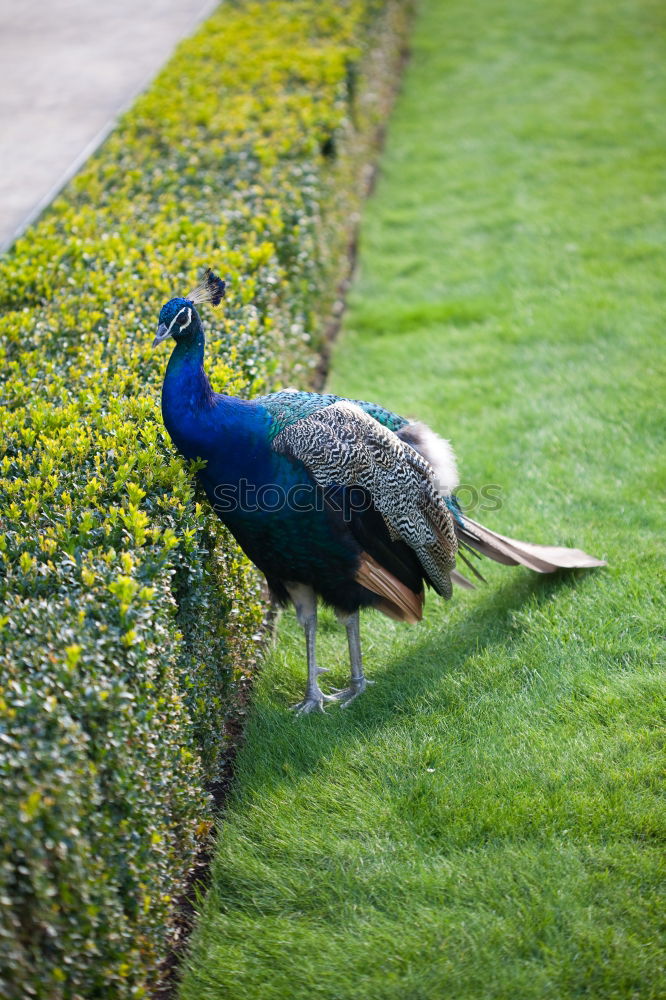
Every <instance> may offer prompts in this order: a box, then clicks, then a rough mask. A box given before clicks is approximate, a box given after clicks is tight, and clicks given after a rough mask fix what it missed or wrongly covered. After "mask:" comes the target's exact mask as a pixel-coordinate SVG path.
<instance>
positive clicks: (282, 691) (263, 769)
mask: <svg viewBox="0 0 666 1000" xmlns="http://www.w3.org/2000/svg"><path fill="white" fill-rule="evenodd" d="M582 575H583V574H582V573H581V574H578V573H577V574H575V575H574V574H571V573H566V572H563V573H557V574H553V575H549V576H543V577H540V576H536V575H532V574H530V575H529V576H528V575H526V574H524V575H521V576H519V577H517V578H516V579H514V580H513V581H511V582H508V583H507V584H506V585H505V586H503V587H497V588H496V589H493V590H492V591H491V590H490V589H488V591H485V592H482V596H481V597H480V599H477V600H475V602H474V605H473V607H471V608H470V609H469V611H468V613H467V614H465V616H464V617H463V618H461V619H459V620H458V621H454V622H452V623H451V624H450V625H449V626H446V625H443V626H439V627H438V626H436V625H435V626H433V627H431V628H429V629H428V628H424V629H423V633H422V635H423V638H422V641H421V642H419V643H418V644H415V645H413V646H411V647H410V649H409V652H408V655H406V656H405V655H403V656H400V657H396V658H395V659H393V660H392V661H390V662H389V663H387V665H386V666H385V667H384V669H383V670H382V671H381V674H379V675H377V673H375V679H376V683H375V684H374V685H373V686H372V687H371V688H369V689H368V690H367V691H366V692H365V693H364V694H363V695H362V697H360V698H359V699H357V700H356V701H355V702H354V703H353V704H352V705H350V706H349V707H348V708H346V709H339V708H337V707H336V706H332V707H330V708H328V709H327V711H326V712H325V714H323V715H322V714H320V713H316V714H313V715H309V716H304V717H301V718H295V717H294V716H293V714H292V713H291V712H288V710H287V704H288V703H289V701H288V699H290V698H291V696H292V694H293V691H292V689H291V685H288V684H286V683H285V684H284V685H283V684H280V683H279V680H278V684H277V688H276V691H273V692H271V693H270V695H269V696H268V697H267V696H266V694H263V695H260V697H259V698H258V699H257V701H256V703H255V705H254V707H253V712H252V717H251V719H250V721H249V723H248V728H247V733H246V741H245V746H244V747H243V750H242V751H241V754H240V757H239V768H238V771H239V773H240V774H242V777H243V781H242V783H241V784H242V786H243V787H240V788H238V789H237V792H238V794H240V795H241V797H242V795H243V790H244V787H249V786H251V788H252V792H253V793H254V794H256V793H257V791H258V790H259V789H260V788H261V786H262V784H264V783H267V784H270V785H271V786H274V785H275V784H278V783H279V782H280V781H281V780H284V779H285V778H288V779H289V780H292V781H293V780H294V779H295V778H298V777H302V776H306V775H309V774H312V773H314V772H316V771H317V770H318V769H319V768H321V767H322V766H323V765H324V764H325V763H327V762H328V761H329V760H330V758H331V757H332V755H333V754H336V753H338V752H339V751H340V750H341V749H342V748H344V747H345V745H347V746H351V745H352V744H354V743H358V742H363V741H367V740H368V739H371V738H372V735H373V733H378V732H379V731H381V730H383V729H384V728H385V727H386V726H387V725H388V724H390V723H391V722H392V721H397V720H400V721H401V722H403V723H404V721H405V720H408V719H409V718H410V717H416V715H417V714H421V713H422V712H423V710H424V707H426V710H427V704H428V702H431V703H432V707H433V710H435V711H438V712H446V710H447V696H446V694H445V693H444V692H443V691H442V684H441V681H442V679H443V678H445V677H448V676H450V675H451V674H455V673H456V672H460V673H461V675H462V674H463V673H464V672H465V668H466V663H467V661H468V660H469V658H470V657H478V656H479V654H481V653H483V652H484V651H487V650H491V649H497V648H499V647H501V648H503V649H504V650H505V651H506V654H507V657H509V656H510V655H511V652H512V648H513V647H514V646H515V645H516V644H518V643H519V642H521V641H522V638H523V633H522V631H520V630H516V629H515V628H514V627H512V624H511V621H510V618H511V615H512V613H513V612H516V611H520V610H521V609H523V608H524V606H525V604H526V603H527V602H528V601H529V602H531V604H532V607H533V608H534V609H535V610H538V609H539V608H540V607H542V606H543V605H544V604H545V603H546V602H547V601H548V600H549V599H550V598H551V596H552V595H553V594H554V593H556V592H557V591H560V590H562V589H563V588H567V589H569V588H574V587H575V586H576V585H577V583H578V581H579V580H580V579H581V577H582ZM371 628H372V618H371V617H370V616H368V618H367V619H366V626H365V629H366V632H368V631H369V630H371ZM304 655H305V654H304V652H303V656H304ZM375 655H376V654H375ZM369 659H371V658H369ZM275 669H276V668H275V667H273V668H272V671H274V670H275ZM372 674H373V670H372V666H370V676H371V678H372ZM262 683H263V684H266V683H267V678H264V679H263V682H262ZM488 683H490V681H488ZM475 697H478V689H477V691H476V695H475ZM458 705H459V702H458Z"/></svg>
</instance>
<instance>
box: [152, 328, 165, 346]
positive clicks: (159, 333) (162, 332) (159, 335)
mask: <svg viewBox="0 0 666 1000" xmlns="http://www.w3.org/2000/svg"><path fill="white" fill-rule="evenodd" d="M168 336H169V327H168V326H167V325H166V323H160V325H159V326H158V328H157V334H156V336H155V339H154V341H153V347H157V345H158V344H161V343H162V341H163V340H166V339H167V337H168Z"/></svg>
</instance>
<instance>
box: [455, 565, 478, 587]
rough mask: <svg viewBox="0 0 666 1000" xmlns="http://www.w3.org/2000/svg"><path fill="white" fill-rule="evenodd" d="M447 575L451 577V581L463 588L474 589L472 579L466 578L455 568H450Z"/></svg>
mask: <svg viewBox="0 0 666 1000" xmlns="http://www.w3.org/2000/svg"><path fill="white" fill-rule="evenodd" d="M449 575H450V577H451V582H452V583H457V584H458V586H459V587H462V588H463V589H464V590H476V587H475V586H474V584H473V583H472V581H471V580H468V579H467V577H466V576H463V575H462V573H459V572H458V570H457V569H452V570H451V572H450V574H449Z"/></svg>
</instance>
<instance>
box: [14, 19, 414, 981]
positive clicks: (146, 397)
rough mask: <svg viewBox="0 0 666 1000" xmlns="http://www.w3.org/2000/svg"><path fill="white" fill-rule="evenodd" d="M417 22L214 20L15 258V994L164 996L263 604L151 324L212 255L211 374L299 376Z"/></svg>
mask: <svg viewBox="0 0 666 1000" xmlns="http://www.w3.org/2000/svg"><path fill="white" fill-rule="evenodd" d="M410 6H411V3H410V0H386V2H384V0H345V2H340V3H337V4H335V5H332V4H331V5H329V4H321V3H320V2H318V0H265V2H249V0H241V2H236V3H233V4H226V5H225V6H224V7H223V8H221V9H219V10H218V11H217V12H216V13H215V14H214V15H213V16H212V17H211V18H210V19H209V20H208V21H207V22H206V23H205V25H203V26H202V27H201V28H200V29H199V30H198V31H197V33H196V34H195V35H194V36H193V37H192V38H191V39H188V40H187V41H185V42H183V43H182V44H181V45H180V46H179V47H178V49H177V50H176V52H175V53H174V56H173V57H172V59H171V60H170V62H169V63H168V65H167V66H166V67H165V69H164V70H163V71H162V72H161V73H160V75H159V76H158V77H157V79H156V80H155V82H154V83H153V85H152V86H151V87H150V89H149V90H148V91H147V93H146V94H144V95H143V96H142V97H141V98H140V99H139V100H138V101H137V103H136V104H135V106H134V107H133V108H132V109H131V111H130V112H129V113H128V114H127V115H126V116H125V117H124V118H123V119H122V121H121V123H120V124H119V126H118V128H117V129H116V130H115V131H114V132H113V133H112V135H111V136H110V138H109V139H108V140H107V142H106V143H105V144H104V146H103V147H102V148H101V149H100V150H99V151H98V153H97V154H96V155H95V156H94V157H93V159H92V160H91V161H90V162H89V163H88V164H87V165H86V167H85V168H84V169H83V170H82V171H81V173H80V174H79V175H78V176H77V177H76V178H75V179H74V181H72V182H71V183H70V184H69V185H68V187H67V188H66V189H65V191H64V192H63V193H62V195H61V196H60V197H59V198H58V199H57V200H56V201H55V202H54V204H53V205H52V206H51V208H50V209H49V210H48V211H47V212H46V213H45V215H44V216H43V217H42V218H41V219H40V221H39V222H38V224H36V225H35V226H34V227H32V228H31V229H30V230H28V231H27V232H26V233H25V235H24V236H23V237H22V238H21V239H19V240H18V241H17V243H16V244H15V246H14V247H13V249H12V251H11V253H10V254H9V255H7V257H5V258H3V259H2V261H1V262H0V361H1V370H2V373H3V374H2V378H1V388H0V393H1V397H0V404H1V405H0V439H1V440H2V441H3V445H4V448H3V453H2V457H1V459H0V502H1V507H0V509H1V510H2V512H3V514H2V525H1V531H0V567H1V577H0V598H1V599H2V611H1V614H0V794H1V796H2V799H1V801H2V807H1V808H0V992H2V995H3V996H7V997H8V998H10V997H19V996H20V997H22V998H23V997H34V998H38V1000H41V998H44V1000H46V998H48V1000H82V998H86V1000H89V998H95V997H104V998H108V1000H114V998H129V997H132V998H139V997H144V996H146V995H147V993H148V991H149V990H150V989H152V988H153V987H154V985H155V982H156V977H157V970H158V968H159V964H160V960H161V959H162V958H163V956H164V955H165V953H166V951H167V949H168V946H169V941H170V934H171V929H172V926H173V924H172V920H171V917H172V912H173V899H174V898H175V897H176V896H177V895H178V893H179V892H180V891H181V889H182V887H183V885H184V883H185V881H186V878H187V873H188V871H189V870H190V868H191V866H192V863H193V859H194V858H195V856H196V853H197V850H198V849H199V847H200V845H201V843H202V842H203V841H204V840H205V839H206V837H207V836H208V834H209V830H210V827H211V822H212V818H213V813H212V809H211V800H210V796H209V795H208V794H207V792H206V791H205V788H206V784H207V782H210V781H213V780H215V778H216V776H218V775H219V773H220V768H221V765H222V762H223V759H224V754H225V747H224V746H223V745H221V744H220V738H219V734H220V732H221V731H222V727H223V722H224V718H225V714H226V712H227V710H228V706H229V704H230V702H231V701H232V699H233V692H234V690H235V688H236V687H237V686H238V684H239V683H241V682H242V681H243V678H244V677H246V676H248V675H249V674H250V673H251V671H252V669H253V665H254V662H255V659H256V648H257V642H258V641H259V638H260V626H261V622H262V615H263V610H264V605H263V602H262V597H261V592H260V585H259V581H258V579H257V576H256V574H255V573H254V572H253V571H252V569H251V568H250V567H249V566H248V564H247V562H246V560H245V559H244V558H243V557H242V556H241V554H240V553H239V551H238V550H237V548H236V547H235V545H234V544H233V542H232V540H231V539H230V537H229V536H228V535H227V534H226V532H225V531H224V529H223V528H222V527H221V525H219V524H218V523H217V522H215V521H214V520H213V519H212V518H210V517H209V516H208V514H207V513H206V511H205V509H204V507H203V506H202V504H201V503H200V497H198V496H197V495H196V494H195V491H194V489H193V485H192V478H191V474H190V473H191V470H190V469H188V468H186V466H185V464H184V463H183V462H182V461H181V460H180V459H178V458H177V457H176V456H174V454H173V452H172V449H171V447H170V445H169V443H168V441H167V439H166V436H165V432H164V430H163V428H162V424H161V419H160V415H159V407H158V399H159V387H160V383H161V378H162V375H163V367H164V358H163V357H161V356H160V357H157V356H154V355H153V354H152V353H151V351H150V346H149V344H150V339H151V335H152V331H153V327H154V323H155V317H156V315H157V312H158V310H159V307H160V305H161V304H162V302H163V301H164V300H166V299H167V298H169V297H170V296H171V295H172V294H176V293H182V292H184V291H185V290H186V289H187V288H188V287H189V285H190V284H191V282H192V279H193V277H194V275H195V272H196V270H197V268H198V267H199V266H200V265H202V264H209V263H210V264H213V265H214V266H215V267H216V268H217V269H219V270H220V271H221V272H222V273H224V274H229V275H230V276H231V282H230V284H231V290H230V295H229V299H228V300H227V306H226V310H225V315H224V318H223V319H215V318H213V317H212V316H208V317H207V325H208V329H209V332H210V355H211V356H210V362H209V369H210V374H211V377H212V379H213V382H214V384H215V385H216V386H222V385H225V386H226V388H227V391H231V392H237V393H241V394H245V395H252V394H256V393H258V392H262V391H265V390H266V388H267V387H273V386H279V385H280V384H284V383H286V382H289V383H291V384H293V383H294V382H296V383H298V384H301V385H305V384H308V382H309V380H310V378H311V374H312V372H313V370H314V368H315V366H316V364H317V356H318V353H317V352H318V350H319V348H320V347H321V345H322V336H323V331H324V329H325V322H324V318H325V317H327V316H328V315H330V314H331V311H332V310H333V305H334V302H335V299H336V294H337V289H338V286H339V282H340V278H341V277H342V274H343V271H344V267H345V264H344V260H345V252H346V249H347V246H348V242H349V239H350V234H351V231H352V229H353V228H354V226H355V223H356V218H357V212H358V207H359V202H360V197H361V192H362V187H363V176H364V166H366V165H367V162H368V158H369V156H370V155H371V153H372V149H373V142H374V139H375V137H376V135H377V133H378V128H379V126H380V125H381V123H382V121H383V120H384V118H385V116H386V113H387V108H388V106H389V102H390V97H391V95H392V91H393V85H394V80H395V76H396V73H397V67H398V65H399V61H400V54H401V50H402V47H403V45H404V39H405V35H406V25H407V21H408V15H409V8H410ZM338 309H339V306H338ZM333 311H335V310H333Z"/></svg>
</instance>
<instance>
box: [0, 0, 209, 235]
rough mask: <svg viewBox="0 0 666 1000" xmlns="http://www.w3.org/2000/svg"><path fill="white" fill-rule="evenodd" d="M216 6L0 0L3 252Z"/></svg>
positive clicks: (190, 0) (191, 1)
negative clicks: (174, 50) (179, 44)
mask: <svg viewBox="0 0 666 1000" xmlns="http://www.w3.org/2000/svg"><path fill="white" fill-rule="evenodd" d="M216 5H217V4H216V0H0V250H5V249H7V247H8V246H10V245H11V243H12V242H13V240H14V239H16V237H17V236H18V235H19V234H20V233H21V232H22V231H23V230H24V229H25V228H26V226H28V225H29V223H30V222H31V221H33V219H35V218H36V217H37V216H38V215H39V213H40V212H41V211H42V210H43V209H44V207H45V206H46V205H48V204H49V202H50V201H52V199H53V198H54V197H55V195H56V194H57V192H58V191H59V190H60V188H61V187H62V185H63V184H64V183H65V182H66V181H67V180H69V178H70V177H71V176H72V175H73V174H74V173H75V172H76V170H77V169H78V168H79V167H80V166H81V164H82V163H84V162H85V160H86V159H87V157H88V156H90V154H91V153H92V152H93V151H94V149H95V148H96V147H97V146H98V145H99V143H100V142H101V141H102V140H103V139H104V137H105V136H106V135H107V134H108V133H109V131H110V130H111V128H112V127H113V124H114V121H115V119H116V118H117V116H118V114H119V113H120V112H122V111H124V110H125V109H126V108H127V107H128V105H129V104H130V103H131V102H132V100H133V99H134V97H136V95H137V94H138V93H140V91H141V90H143V89H144V88H145V87H146V86H147V84H148V83H149V82H150V80H151V79H152V78H153V76H154V75H155V74H156V72H157V71H158V70H159V68H160V67H161V66H162V65H163V64H164V63H165V62H166V60H167V58H168V57H169V55H170V54H171V52H172V50H173V48H174V46H175V45H176V43H177V42H178V41H180V39H181V38H184V37H186V36H187V35H188V34H191V32H192V31H193V29H194V27H195V26H196V24H197V23H198V22H199V21H200V20H201V19H202V18H203V17H205V16H206V15H207V14H208V13H209V12H210V11H212V10H213V9H214V8H215V6H216Z"/></svg>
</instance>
